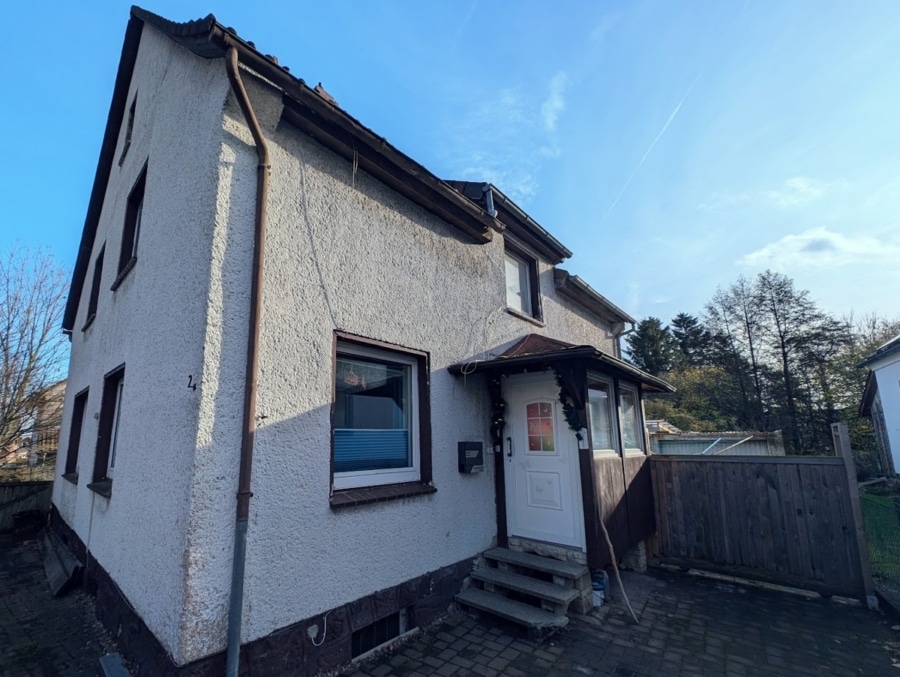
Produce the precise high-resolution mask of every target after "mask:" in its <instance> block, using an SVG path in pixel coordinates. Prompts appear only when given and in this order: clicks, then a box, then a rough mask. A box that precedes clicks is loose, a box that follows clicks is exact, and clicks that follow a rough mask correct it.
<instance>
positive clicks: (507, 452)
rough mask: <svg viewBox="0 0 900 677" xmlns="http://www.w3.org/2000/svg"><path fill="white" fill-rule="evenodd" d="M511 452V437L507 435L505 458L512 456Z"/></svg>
mask: <svg viewBox="0 0 900 677" xmlns="http://www.w3.org/2000/svg"><path fill="white" fill-rule="evenodd" d="M512 452H513V449H512V437H507V438H506V457H507V458H512Z"/></svg>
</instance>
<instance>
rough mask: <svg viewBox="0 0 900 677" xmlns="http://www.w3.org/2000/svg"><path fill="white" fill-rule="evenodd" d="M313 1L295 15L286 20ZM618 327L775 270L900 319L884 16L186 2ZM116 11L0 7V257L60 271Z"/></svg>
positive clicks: (897, 35)
mask: <svg viewBox="0 0 900 677" xmlns="http://www.w3.org/2000/svg"><path fill="white" fill-rule="evenodd" d="M304 4H308V5H309V6H308V7H303V5H304ZM145 6H146V7H147V9H150V10H151V11H155V12H157V13H159V14H162V15H163V16H166V17H167V18H170V19H173V20H176V21H185V20H188V19H193V18H197V17H200V16H205V15H206V14H208V13H209V12H213V13H214V14H215V15H216V17H217V18H218V19H219V20H220V21H221V22H222V23H224V24H225V25H229V26H234V27H235V28H236V29H237V31H238V33H239V34H240V35H241V36H242V37H244V38H245V39H248V40H252V41H254V42H255V43H256V44H257V46H258V47H259V48H260V49H261V50H262V51H264V52H267V53H272V54H276V55H277V56H278V57H279V59H280V61H281V63H282V64H285V65H288V66H289V67H290V68H291V72H292V73H294V74H295V75H298V76H299V77H302V78H304V79H305V80H306V81H307V82H308V83H310V84H311V85H314V84H316V83H317V82H320V81H321V82H322V83H323V85H324V87H325V88H326V89H327V90H328V91H329V92H330V93H331V94H332V95H333V96H334V97H335V98H336V99H337V100H338V102H339V103H340V105H341V106H342V107H343V108H345V109H346V110H347V111H348V112H349V113H350V114H351V115H353V116H354V117H356V118H358V119H359V120H361V121H362V122H363V123H364V124H366V125H367V126H369V127H370V128H372V129H373V130H374V131H375V132H377V133H378V134H380V135H382V136H384V137H386V138H387V139H389V140H390V141H391V142H392V143H393V144H394V145H396V146H397V147H399V148H400V149H401V150H403V151H404V152H406V153H407V154H409V155H410V156H412V157H413V158H415V159H416V160H417V161H419V162H421V163H422V164H424V165H425V166H426V167H428V168H429V169H430V170H431V171H433V172H434V173H435V174H437V175H438V176H441V177H444V178H455V179H469V180H488V181H491V182H493V183H495V184H496V185H497V186H498V187H499V188H500V189H501V190H503V191H504V192H505V193H506V194H507V195H509V196H510V197H511V198H513V199H514V200H516V201H517V202H518V203H519V204H520V206H522V207H523V208H524V209H525V210H526V211H527V212H528V213H529V214H531V216H532V217H533V218H534V219H535V220H536V221H538V222H539V223H541V225H543V226H544V227H545V228H547V229H548V230H550V231H551V232H552V233H553V234H554V235H556V236H557V237H558V238H559V239H560V240H562V241H563V243H565V244H566V245H567V246H568V247H569V248H570V249H572V250H573V251H574V252H575V256H574V257H573V259H571V260H570V261H568V262H566V264H564V266H565V267H566V268H567V269H569V270H570V272H574V273H577V274H578V275H580V276H581V277H583V278H584V279H585V280H587V281H588V282H589V283H590V284H591V285H593V286H594V287H595V288H596V289H598V290H599V291H600V292H602V293H603V294H605V295H606V296H608V297H609V298H610V299H612V300H613V301H615V302H616V303H618V304H619V305H621V306H622V307H623V308H625V309H626V310H627V311H629V312H630V313H631V314H633V315H635V316H636V317H643V316H646V315H656V316H658V317H661V318H663V320H665V321H668V319H670V318H671V317H672V316H673V315H674V314H675V313H677V312H680V311H685V312H692V313H697V312H699V311H700V310H701V309H702V306H703V304H704V302H705V301H707V300H708V299H709V298H710V297H711V296H712V294H713V292H714V291H715V289H716V287H717V286H718V285H727V284H729V283H730V282H732V281H733V280H734V279H736V278H737V276H738V275H739V274H742V273H743V274H745V275H754V274H755V273H756V272H759V271H761V270H763V269H765V268H767V267H768V268H773V269H776V270H779V271H781V272H784V273H786V274H788V275H790V276H791V277H792V278H794V280H795V281H796V283H797V285H798V286H799V287H801V288H805V289H808V290H809V291H810V292H811V293H812V295H813V297H814V298H815V299H816V300H817V301H818V302H819V303H820V304H821V306H822V307H824V308H826V309H828V310H830V311H832V312H835V313H838V314H843V313H846V312H849V311H850V310H854V311H855V312H856V313H857V314H861V313H865V312H872V311H874V312H877V313H879V314H882V315H887V316H892V317H897V316H900V293H898V292H900V265H898V262H900V86H898V84H897V74H898V73H900V3H897V2H893V1H884V2H878V1H877V0H872V1H869V2H866V3H863V4H856V3H847V2H833V3H829V2H822V1H816V2H812V1H809V2H807V1H803V0H798V1H795V2H790V3H775V2H762V1H756V2H752V1H748V2H675V1H672V2H664V1H659V0H634V1H629V2H625V1H623V2H613V1H610V2H566V3H548V2H510V1H501V0H496V1H494V2H487V1H485V0H483V1H481V2H476V1H467V0H456V1H455V2H428V3H424V2H412V1H406V0H404V1H398V2H381V1H374V0H372V1H366V2H363V1H361V0H359V1H354V2H348V1H345V2H330V3H298V2H296V1H294V2H254V3H248V2H230V1H229V2H209V1H206V2H196V1H194V0H181V1H178V2H175V1H173V0H165V1H154V0H148V2H147V4H146V5H145ZM128 9H129V5H128V4H127V3H120V2H103V1H100V0H97V1H94V2H91V3H76V2H55V3H54V2H50V3H16V4H14V5H11V6H10V7H7V8H5V9H4V18H5V22H4V23H5V24H6V26H7V30H6V31H5V32H4V33H5V34H4V39H3V41H2V43H0V50H2V56H3V63H5V64H6V65H7V69H6V74H5V75H4V78H3V82H4V88H5V90H6V91H5V93H4V96H3V100H4V101H5V102H6V103H5V104H4V105H3V106H2V107H0V121H2V123H3V129H4V130H5V134H4V139H3V144H2V148H3V150H4V156H5V159H6V162H5V163H4V166H3V169H2V173H3V180H2V181H0V197H2V204H3V205H4V213H3V217H2V219H3V222H4V226H3V228H2V231H0V248H2V250H5V249H7V248H9V247H10V246H11V244H12V243H13V242H14V241H15V240H16V239H18V240H20V241H21V242H23V243H24V244H27V245H43V246H47V247H49V248H50V249H52V251H53V252H54V254H55V255H56V256H57V257H58V258H59V259H60V260H61V261H62V262H63V263H64V264H65V265H67V266H71V265H73V264H74V260H75V255H76V252H77V247H78V241H79V237H80V233H81V227H82V225H83V221H84V214H85V211H86V208H87V201H88V197H89V194H90V189H91V184H92V181H93V175H94V170H95V167H96V162H97V156H98V153H99V148H100V142H101V138H102V134H103V128H104V124H105V119H106V115H107V112H108V110H109V101H110V98H111V95H112V88H113V80H114V77H115V72H116V67H117V63H118V58H119V53H120V50H121V45H122V39H123V36H124V31H125V24H126V22H127V20H128Z"/></svg>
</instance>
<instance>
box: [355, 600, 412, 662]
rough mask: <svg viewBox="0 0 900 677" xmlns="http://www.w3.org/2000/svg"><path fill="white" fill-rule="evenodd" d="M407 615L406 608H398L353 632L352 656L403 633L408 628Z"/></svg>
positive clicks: (360, 654) (375, 647) (361, 653)
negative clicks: (398, 609)
mask: <svg viewBox="0 0 900 677" xmlns="http://www.w3.org/2000/svg"><path fill="white" fill-rule="evenodd" d="M409 617H410V614H409V613H408V612H407V610H406V609H400V611H397V612H396V613H392V614H391V615H390V616H385V617H384V618H381V619H379V620H377V621H375V622H374V623H371V624H370V625H367V626H365V627H364V628H360V629H359V630H357V631H356V632H354V633H353V638H352V640H351V645H352V646H351V651H352V657H353V658H358V657H359V656H362V655H363V654H365V653H368V652H369V651H372V650H373V649H377V648H378V647H380V646H381V645H382V644H386V643H387V642H390V641H391V640H392V639H396V638H397V637H399V636H400V635H402V634H403V633H405V632H406V631H407V630H408V629H409Z"/></svg>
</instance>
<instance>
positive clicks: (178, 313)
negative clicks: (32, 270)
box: [54, 28, 228, 660]
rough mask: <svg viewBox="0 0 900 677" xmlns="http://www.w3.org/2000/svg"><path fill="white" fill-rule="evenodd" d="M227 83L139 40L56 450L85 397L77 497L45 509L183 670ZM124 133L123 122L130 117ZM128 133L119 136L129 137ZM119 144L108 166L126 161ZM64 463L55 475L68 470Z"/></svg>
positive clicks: (155, 41)
mask: <svg viewBox="0 0 900 677" xmlns="http://www.w3.org/2000/svg"><path fill="white" fill-rule="evenodd" d="M227 91H228V82H227V78H226V77H225V72H224V65H223V63H222V61H208V60H203V59H200V58H197V57H195V56H193V55H192V54H190V53H189V52H187V51H185V50H183V49H181V48H179V47H177V46H175V45H174V44H173V43H172V42H171V41H169V40H168V39H166V38H163V37H162V36H160V35H159V34H158V33H156V32H155V31H154V30H153V29H150V28H145V29H144V34H143V38H142V40H141V46H140V50H139V54H138V58H137V63H136V66H135V71H134V77H133V79H132V84H131V91H130V93H129V98H128V103H127V105H129V106H130V105H131V101H132V100H133V99H134V96H135V93H136V94H137V106H136V119H135V123H134V131H133V136H132V139H131V146H130V149H129V151H128V153H127V155H126V157H125V160H124V162H123V163H122V165H121V166H119V165H118V164H117V163H116V164H114V165H113V168H112V173H111V176H110V181H109V185H108V188H107V191H106V197H105V201H104V205H103V210H102V214H101V217H100V222H99V229H98V232H97V237H96V240H95V243H94V250H93V253H92V255H91V267H90V268H89V271H88V275H87V279H86V284H85V287H84V289H83V293H82V298H81V303H80V306H79V310H78V316H77V318H76V326H75V331H74V332H73V335H72V357H71V363H70V368H69V377H68V383H69V384H70V386H69V388H68V389H67V392H66V405H67V406H66V415H65V417H64V421H63V429H62V435H61V440H60V449H62V450H65V449H66V448H67V444H68V434H69V429H70V424H71V404H72V400H73V399H74V396H75V395H76V394H77V393H78V392H80V391H81V390H83V389H84V388H85V387H86V386H90V395H89V398H88V403H87V409H86V413H85V419H84V427H83V430H82V436H81V450H80V453H79V459H78V472H79V480H78V485H77V486H75V485H73V484H71V483H70V482H68V481H66V480H62V479H60V478H57V481H56V483H55V487H54V503H55V504H56V506H57V507H58V509H59V512H60V514H61V515H62V516H63V518H64V519H65V520H66V522H67V523H68V524H69V525H70V526H72V527H73V528H74V529H75V531H76V532H77V533H78V535H79V537H80V538H81V539H82V540H83V541H84V542H85V544H86V545H87V546H88V548H89V549H90V551H91V554H92V555H93V556H94V557H95V558H96V559H97V561H98V562H99V563H100V564H101V565H102V566H103V567H104V568H105V569H106V570H107V571H108V572H109V574H110V576H111V577H112V578H113V580H115V582H116V584H117V585H118V586H119V587H120V588H121V590H122V592H123V593H124V594H125V596H126V597H127V598H128V600H129V601H130V603H131V604H132V605H134V607H135V609H136V610H137V611H138V613H139V614H140V615H141V616H142V617H143V618H144V620H145V621H146V623H147V625H148V626H149V627H150V628H151V629H152V630H153V632H154V633H155V634H156V636H157V637H158V638H159V640H160V641H161V642H162V644H163V645H164V646H165V647H166V648H167V649H168V650H169V651H171V652H172V653H173V655H174V656H175V658H176V660H178V659H179V655H178V648H177V641H178V625H179V615H180V612H181V606H182V599H183V583H184V576H183V568H184V566H183V559H184V546H185V536H186V527H187V515H188V511H189V503H188V497H189V494H188V487H189V481H190V477H191V473H192V466H193V463H194V455H195V454H194V452H195V448H196V447H195V436H196V429H197V418H198V411H199V405H200V397H201V391H200V390H197V391H195V390H192V389H189V388H188V387H187V385H188V376H189V375H191V376H193V378H194V380H197V379H198V378H199V377H200V375H201V374H200V372H201V368H202V364H203V362H202V357H203V356H202V346H203V335H204V334H203V332H204V326H205V320H206V305H207V289H208V285H209V269H210V263H209V242H210V239H211V235H212V230H213V215H214V200H215V197H214V196H215V191H216V184H217V181H218V174H217V149H218V148H219V146H220V145H221V118H222V108H223V105H224V100H225V96H226V94H227ZM126 120H127V115H126ZM126 124H127V123H126ZM123 142H124V129H123V130H121V131H120V135H119V142H118V148H117V151H116V156H115V157H116V161H118V159H119V157H120V156H121V153H122V148H123ZM148 157H149V169H148V173H147V184H146V191H145V199H144V210H143V218H142V223H141V230H140V236H139V243H138V254H137V255H138V261H137V264H136V265H135V267H134V269H133V270H132V271H131V272H130V273H129V274H128V276H127V277H126V278H125V280H124V281H123V283H122V284H121V286H120V287H119V288H118V289H117V291H115V292H112V291H110V285H111V284H112V283H113V280H114V279H115V278H116V275H117V270H118V260H119V249H120V243H121V235H122V227H123V223H124V220H125V209H126V204H127V200H128V195H129V193H130V192H131V189H132V187H133V185H134V183H135V181H136V180H137V178H138V175H139V174H140V171H141V169H142V167H143V166H144V163H145V161H146V160H147V159H148ZM104 242H105V243H106V254H105V261H104V267H103V277H102V283H101V285H100V294H99V302H98V311H97V317H96V320H95V321H94V322H93V324H92V325H91V326H90V327H89V328H88V329H87V330H86V331H84V332H82V330H81V328H82V326H83V325H84V322H85V320H86V319H87V300H88V295H89V293H90V286H91V280H92V276H93V261H94V259H95V258H96V256H97V253H98V252H99V251H100V248H101V247H102V246H103V244H104ZM122 363H125V364H126V372H125V390H124V396H123V401H122V416H121V423H120V428H119V436H118V440H119V442H118V449H117V454H116V468H115V473H114V481H113V488H112V497H111V498H110V499H106V498H104V497H102V496H99V495H97V494H95V493H94V492H92V491H90V490H89V489H87V487H86V485H87V484H88V483H89V482H90V481H91V477H92V472H93V465H94V451H95V444H96V439H97V426H98V416H99V412H100V402H101V396H102V392H103V378H104V375H105V374H106V373H107V372H109V371H110V370H112V369H114V368H116V367H117V366H119V365H120V364H122ZM63 456H64V453H62V454H61V456H60V460H59V463H58V464H57V468H58V472H60V473H61V472H62V471H63V469H64V467H65V461H64V459H63Z"/></svg>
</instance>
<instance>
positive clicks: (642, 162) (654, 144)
mask: <svg viewBox="0 0 900 677" xmlns="http://www.w3.org/2000/svg"><path fill="white" fill-rule="evenodd" d="M699 79H700V73H697V77H695V78H694V81H693V82H692V83H691V86H690V87H688V88H687V91H686V92H685V93H684V96H682V97H681V100H680V101H679V102H678V105H676V106H675V110H673V111H672V114H671V115H669V119H668V120H666V124H664V125H663V126H662V129H660V130H659V134H657V135H656V138H655V139H653V142H652V143H651V144H650V146H649V147H648V148H647V150H646V151H645V152H644V155H643V156H642V157H641V161H640V162H638V163H637V167H635V168H634V169H633V170H632V172H631V174H630V175H629V176H628V180H627V181H625V185H624V186H622V190H620V191H619V194H618V195H616V199H615V200H613V203H612V204H611V205H610V206H609V209H607V210H606V213H604V214H603V218H601V219H600V224H598V225H602V224H603V222H604V221H606V217H607V216H609V214H610V212H611V211H612V210H613V209H615V208H616V205H617V204H619V200H621V199H622V196H623V195H624V194H625V191H626V190H628V186H629V185H631V180H632V179H633V178H634V176H635V174H637V173H638V170H639V169H640V168H641V166H642V165H643V164H644V161H645V160H646V159H647V157H648V156H649V155H650V153H652V152H653V149H654V147H655V146H656V144H657V143H659V140H660V139H661V138H662V135H663V134H665V133H666V130H667V129H668V128H669V125H670V124H672V120H674V119H675V116H676V115H678V111H680V110H681V104H683V103H684V100H685V99H687V98H688V95H689V94H690V93H691V91H692V90H693V89H694V85H696V84H697V81H698V80H699Z"/></svg>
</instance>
